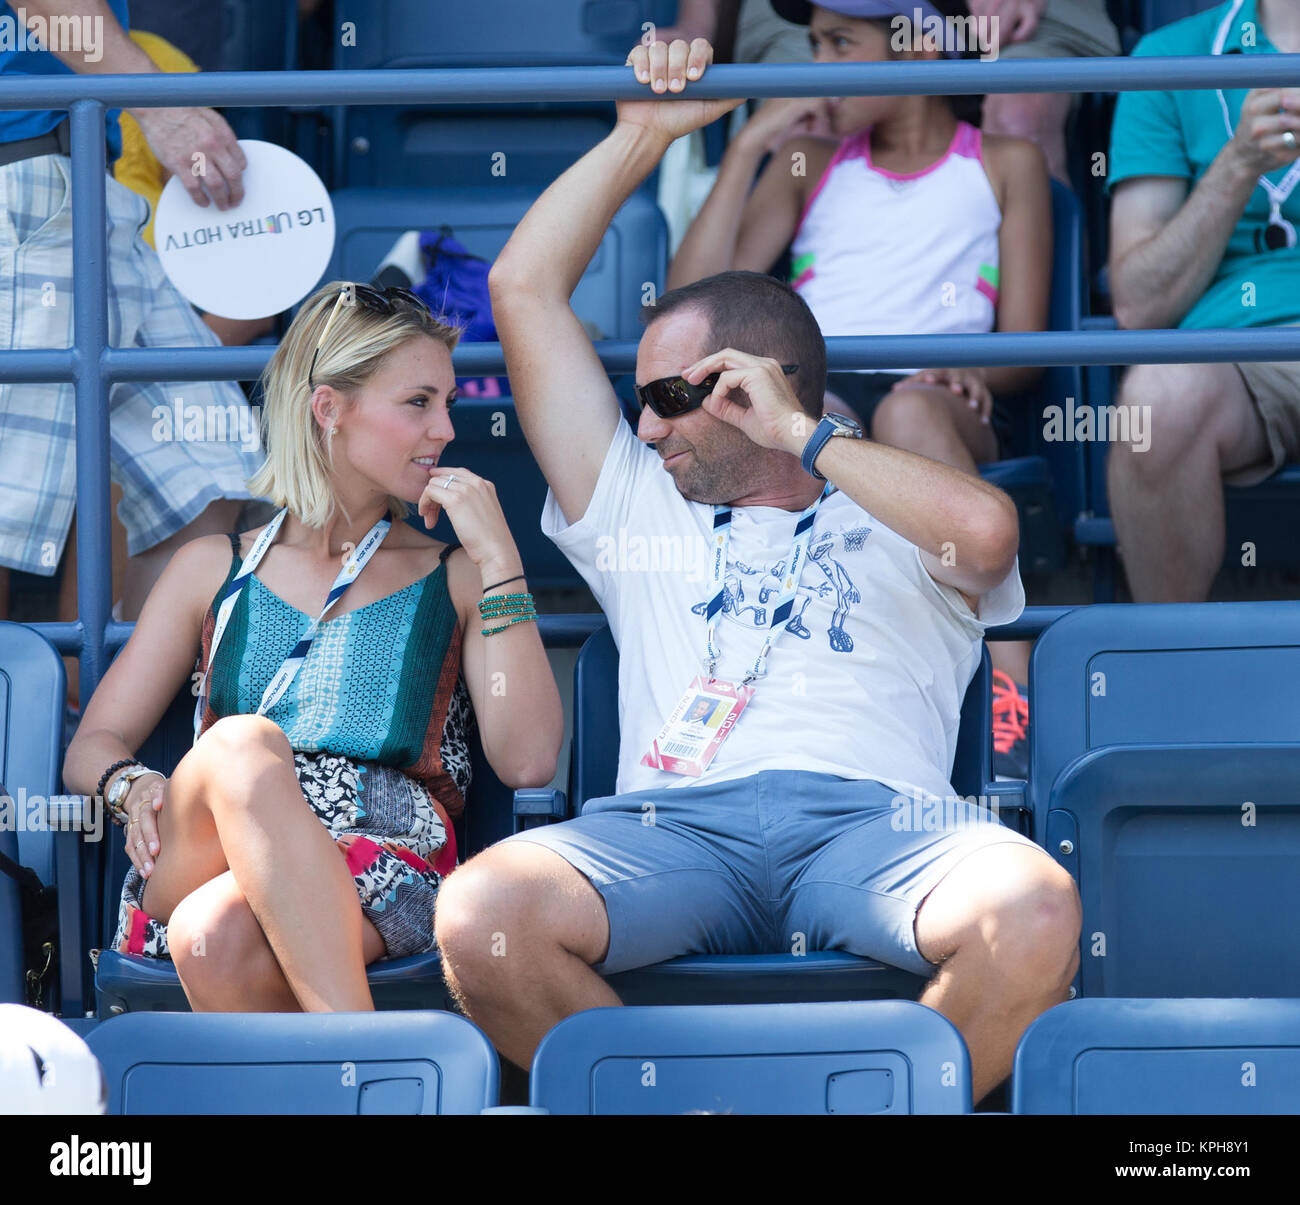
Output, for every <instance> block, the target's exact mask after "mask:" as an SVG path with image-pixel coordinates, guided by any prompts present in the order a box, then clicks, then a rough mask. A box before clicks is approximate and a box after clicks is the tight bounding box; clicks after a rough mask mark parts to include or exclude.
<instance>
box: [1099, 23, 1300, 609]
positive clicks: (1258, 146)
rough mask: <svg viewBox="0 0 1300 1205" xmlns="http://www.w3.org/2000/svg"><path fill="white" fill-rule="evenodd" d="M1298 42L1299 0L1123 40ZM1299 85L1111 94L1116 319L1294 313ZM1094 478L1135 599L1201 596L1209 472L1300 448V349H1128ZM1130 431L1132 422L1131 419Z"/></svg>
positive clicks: (1298, 254)
mask: <svg viewBox="0 0 1300 1205" xmlns="http://www.w3.org/2000/svg"><path fill="white" fill-rule="evenodd" d="M1278 51H1283V52H1295V51H1300V0H1258V2H1257V0H1229V2H1228V3H1225V4H1222V5H1220V6H1219V7H1218V8H1214V9H1211V10H1209V11H1207V12H1204V13H1201V14H1200V15H1198V16H1195V17H1189V18H1187V19H1186V20H1184V21H1177V22H1175V23H1174V24H1173V25H1169V26H1167V27H1165V28H1164V29H1160V30H1157V31H1156V32H1155V33H1152V34H1149V35H1148V36H1147V37H1145V38H1143V39H1142V41H1141V42H1139V43H1138V45H1137V48H1136V49H1135V50H1134V54H1135V55H1137V56H1141V55H1189V54H1248V55H1250V54H1272V53H1276V52H1278ZM1298 139H1300V89H1297V88H1256V89H1254V90H1253V91H1250V92H1244V91H1240V90H1226V91H1219V92H1216V91H1214V90H1202V91H1197V92H1125V93H1123V94H1121V96H1120V99H1119V104H1118V106H1117V108H1116V112H1115V124H1114V129H1113V131H1112V136H1111V162H1110V181H1109V183H1110V188H1111V191H1112V197H1113V200H1112V206H1111V249H1110V286H1111V294H1112V297H1113V301H1114V308H1115V317H1116V319H1117V320H1118V322H1119V325H1120V326H1122V327H1126V328H1135V327H1167V326H1178V327H1181V328H1182V329H1184V330H1190V329H1199V328H1205V327H1261V326H1283V325H1295V324H1298V323H1300V248H1298V247H1297V246H1296V237H1295V227H1296V224H1297V223H1300V192H1296V191H1295V184H1296V180H1297V178H1298V177H1300V144H1298V141H1297V140H1298ZM1119 401H1120V404H1121V405H1122V406H1125V407H1136V406H1141V407H1144V408H1146V409H1147V412H1148V413H1149V422H1147V423H1143V424H1142V425H1141V430H1142V431H1143V433H1144V438H1143V439H1142V440H1141V441H1139V440H1138V438H1137V435H1136V433H1135V434H1134V435H1133V436H1132V437H1131V438H1130V439H1129V440H1128V441H1127V442H1119V443H1116V445H1115V446H1114V447H1113V448H1112V449H1111V453H1110V463H1109V468H1108V490H1109V495H1110V505H1111V511H1112V513H1113V514H1114V516H1115V531H1116V535H1117V536H1118V540H1119V550H1120V555H1121V556H1122V558H1123V561H1124V569H1125V572H1126V574H1127V576H1128V582H1129V587H1130V589H1131V591H1132V594H1133V597H1134V598H1135V599H1136V600H1138V601H1139V602H1199V601H1204V600H1205V599H1206V598H1207V597H1208V595H1209V592H1210V587H1211V585H1212V584H1213V582H1214V577H1215V574H1216V573H1217V572H1218V569H1219V566H1220V564H1221V563H1222V561H1223V555H1224V504H1223V490H1222V483H1224V482H1228V483H1231V484H1234V485H1250V484H1253V483H1255V482H1258V481H1262V480H1263V479H1264V478H1265V477H1268V476H1270V475H1272V474H1273V473H1274V472H1276V471H1277V470H1278V469H1279V468H1280V467H1281V466H1282V465H1283V464H1285V463H1286V462H1287V461H1290V460H1295V459H1297V457H1300V364H1298V363H1296V362H1294V361H1288V362H1283V363H1276V364H1255V363H1243V364H1142V365H1138V366H1136V367H1134V368H1132V369H1130V370H1129V372H1128V373H1127V375H1126V376H1125V378H1124V381H1123V385H1122V387H1121V390H1120V398H1119ZM1129 429H1130V430H1135V429H1134V428H1133V426H1132V424H1130V427H1129Z"/></svg>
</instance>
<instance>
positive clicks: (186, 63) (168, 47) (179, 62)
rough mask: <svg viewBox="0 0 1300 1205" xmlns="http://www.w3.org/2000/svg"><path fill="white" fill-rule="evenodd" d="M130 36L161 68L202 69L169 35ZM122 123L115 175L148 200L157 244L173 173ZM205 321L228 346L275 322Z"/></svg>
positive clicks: (125, 117)
mask: <svg viewBox="0 0 1300 1205" xmlns="http://www.w3.org/2000/svg"><path fill="white" fill-rule="evenodd" d="M130 37H131V41H133V42H134V43H135V44H136V45H137V46H139V47H140V49H141V50H143V51H144V52H145V54H147V55H148V56H149V58H150V59H151V60H152V61H153V62H154V64H155V65H156V66H157V67H158V69H159V70H160V71H167V72H181V71H198V69H199V68H198V65H197V64H196V63H195V62H194V60H193V59H191V58H190V57H189V55H187V54H186V53H185V52H184V51H183V50H178V49H177V48H176V47H175V46H173V45H172V44H171V43H170V42H169V41H167V39H166V38H160V37H159V36H158V35H157V34H152V33H146V32H144V31H143V30H139V29H133V30H132V31H131V34H130ZM120 122H121V126H122V154H121V155H120V156H119V157H118V160H117V162H116V163H115V164H114V165H113V178H114V179H115V180H116V181H117V182H118V183H119V184H125V185H126V187H127V188H129V189H130V190H131V191H132V192H134V193H136V194H138V195H139V196H142V197H144V199H145V200H146V201H148V202H149V223H148V225H147V226H145V228H144V230H143V231H141V237H142V238H143V239H144V241H145V242H146V243H148V244H149V246H151V247H154V241H153V223H154V217H155V216H156V215H157V212H158V198H159V197H161V196H162V190H163V187H164V186H165V185H166V183H167V180H168V178H169V176H170V173H169V172H168V171H167V169H166V168H165V167H163V165H162V164H161V163H159V162H158V159H157V157H156V156H155V155H154V153H153V151H151V150H150V149H149V144H148V142H146V141H145V137H144V134H143V132H142V131H141V129H140V126H139V125H138V124H137V123H136V121H135V119H134V118H132V117H131V116H130V114H128V113H127V112H125V111H123V113H122V116H121V118H120ZM156 249H157V248H156V247H155V250H156ZM203 321H204V322H206V323H207V324H208V326H209V327H211V328H212V330H213V331H214V332H215V333H216V335H217V337H218V338H219V339H220V340H221V342H222V343H224V344H225V345H226V346H227V347H232V346H234V347H238V346H243V345H244V344H246V343H251V342H252V341H253V340H254V339H256V338H258V337H259V336H261V335H264V334H266V333H267V332H268V331H270V330H271V329H273V327H274V325H275V320H274V319H273V318H250V319H237V318H221V317H218V316H217V315H216V314H204V315H203Z"/></svg>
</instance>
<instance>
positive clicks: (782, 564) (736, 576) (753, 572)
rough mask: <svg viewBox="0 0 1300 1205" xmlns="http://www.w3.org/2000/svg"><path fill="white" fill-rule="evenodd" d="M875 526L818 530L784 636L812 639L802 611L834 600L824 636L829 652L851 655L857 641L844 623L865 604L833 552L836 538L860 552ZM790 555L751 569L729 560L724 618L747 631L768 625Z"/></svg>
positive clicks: (698, 608)
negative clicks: (814, 602) (815, 603)
mask: <svg viewBox="0 0 1300 1205" xmlns="http://www.w3.org/2000/svg"><path fill="white" fill-rule="evenodd" d="M870 534H871V528H870V527H867V526H864V525H858V526H855V527H851V528H849V529H848V530H847V531H840V532H833V531H823V532H814V533H813V537H812V540H811V542H810V543H809V545H808V561H809V563H808V564H806V565H805V566H804V571H803V574H802V576H801V577H800V579H799V590H798V593H797V594H796V596H795V597H796V602H795V609H794V612H793V613H792V614H791V616H790V622H789V625H788V626H787V627H786V632H787V633H789V634H790V635H792V636H798V637H799V639H800V640H808V639H810V638H811V637H812V631H811V629H810V628H809V627H808V626H807V625H806V624H805V623H804V621H803V620H804V613H805V612H806V611H807V610H808V605H809V604H810V603H811V602H812V600H813V599H814V598H819V599H826V600H828V601H829V600H830V599H831V598H832V596H833V598H834V603H833V609H832V614H831V622H830V626H829V627H828V628H827V629H826V636H827V639H828V643H829V645H830V649H831V652H834V653H851V652H852V651H853V637H852V636H850V635H849V633H848V630H847V629H846V627H845V621H846V620H847V619H848V617H849V613H850V611H851V610H852V608H853V606H854V605H855V604H857V603H860V602H861V601H862V592H861V591H860V590H859V589H858V587H857V586H856V585H855V584H854V582H853V579H852V578H851V577H850V576H849V573H848V570H847V569H846V568H845V567H844V564H843V562H842V561H841V560H839V559H837V558H836V557H835V556H834V555H833V553H834V551H835V542H836V540H837V539H838V540H839V541H840V542H841V543H842V544H843V548H844V551H846V552H861V551H862V546H863V545H864V544H865V543H866V539H867V536H869V535H870ZM787 560H788V557H782V558H781V560H779V561H777V562H776V563H775V564H774V565H771V566H767V567H753V566H750V565H746V564H745V563H744V562H743V561H728V562H727V576H726V579H725V581H724V582H723V587H722V614H723V617H724V618H729V619H731V621H732V622H733V623H739V624H742V625H743V626H745V627H753V628H765V627H767V624H768V611H767V604H768V602H769V601H770V600H771V599H773V598H774V597H775V596H777V595H779V594H780V592H781V580H782V578H784V577H785V571H786V562H787ZM707 609H708V602H707V601H705V602H700V603H696V605H695V606H693V607H692V608H691V611H692V612H693V613H694V614H696V615H703V614H704V613H705V611H706V610H707Z"/></svg>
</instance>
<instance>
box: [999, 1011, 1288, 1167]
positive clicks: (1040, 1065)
mask: <svg viewBox="0 0 1300 1205" xmlns="http://www.w3.org/2000/svg"><path fill="white" fill-rule="evenodd" d="M1011 1111H1012V1112H1013V1113H1039V1114H1042V1113H1056V1114H1062V1113H1065V1114H1075V1115H1082V1114H1091V1115H1096V1114H1111V1115H1115V1116H1121V1115H1127V1116H1134V1115H1139V1114H1145V1115H1151V1114H1165V1115H1174V1116H1194V1115H1207V1114H1210V1115H1218V1116H1223V1117H1240V1116H1251V1115H1261V1114H1290V1115H1294V1114H1295V1113H1297V1112H1300V1000H1235V999H1234V1000H1072V1001H1070V1002H1069V1003H1067V1004H1059V1005H1057V1006H1056V1007H1055V1008H1052V1009H1049V1010H1048V1011H1047V1012H1045V1013H1043V1015H1042V1016H1040V1017H1039V1018H1038V1019H1037V1020H1036V1021H1034V1022H1033V1023H1032V1024H1031V1025H1030V1026H1029V1028H1028V1029H1027V1030H1026V1031H1025V1034H1024V1037H1022V1038H1021V1039H1020V1045H1019V1047H1018V1049H1017V1050H1016V1061H1015V1071H1014V1072H1013V1076H1012V1082H1011ZM1135 1137H1137V1136H1136V1135H1135ZM1139 1161H1140V1160H1139Z"/></svg>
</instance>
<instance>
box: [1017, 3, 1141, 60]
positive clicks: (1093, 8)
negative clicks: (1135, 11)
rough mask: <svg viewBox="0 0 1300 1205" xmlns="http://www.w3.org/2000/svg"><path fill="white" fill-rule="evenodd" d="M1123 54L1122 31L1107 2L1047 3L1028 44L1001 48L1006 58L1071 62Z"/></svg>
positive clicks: (1021, 43)
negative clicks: (1113, 19) (1116, 23)
mask: <svg viewBox="0 0 1300 1205" xmlns="http://www.w3.org/2000/svg"><path fill="white" fill-rule="evenodd" d="M1117 54H1119V32H1118V31H1117V30H1116V28H1115V24H1114V22H1113V21H1111V19H1110V16H1109V14H1108V13H1107V12H1106V0H1047V9H1046V11H1045V12H1044V13H1043V16H1042V18H1041V19H1040V20H1039V22H1038V27H1037V28H1036V29H1035V30H1034V33H1033V36H1032V37H1030V39H1029V40H1028V41H1027V42H1012V43H1008V44H1007V45H1004V46H1001V47H999V50H998V57H999V58H1003V59H1070V58H1091V57H1096V56H1099V55H1117Z"/></svg>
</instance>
